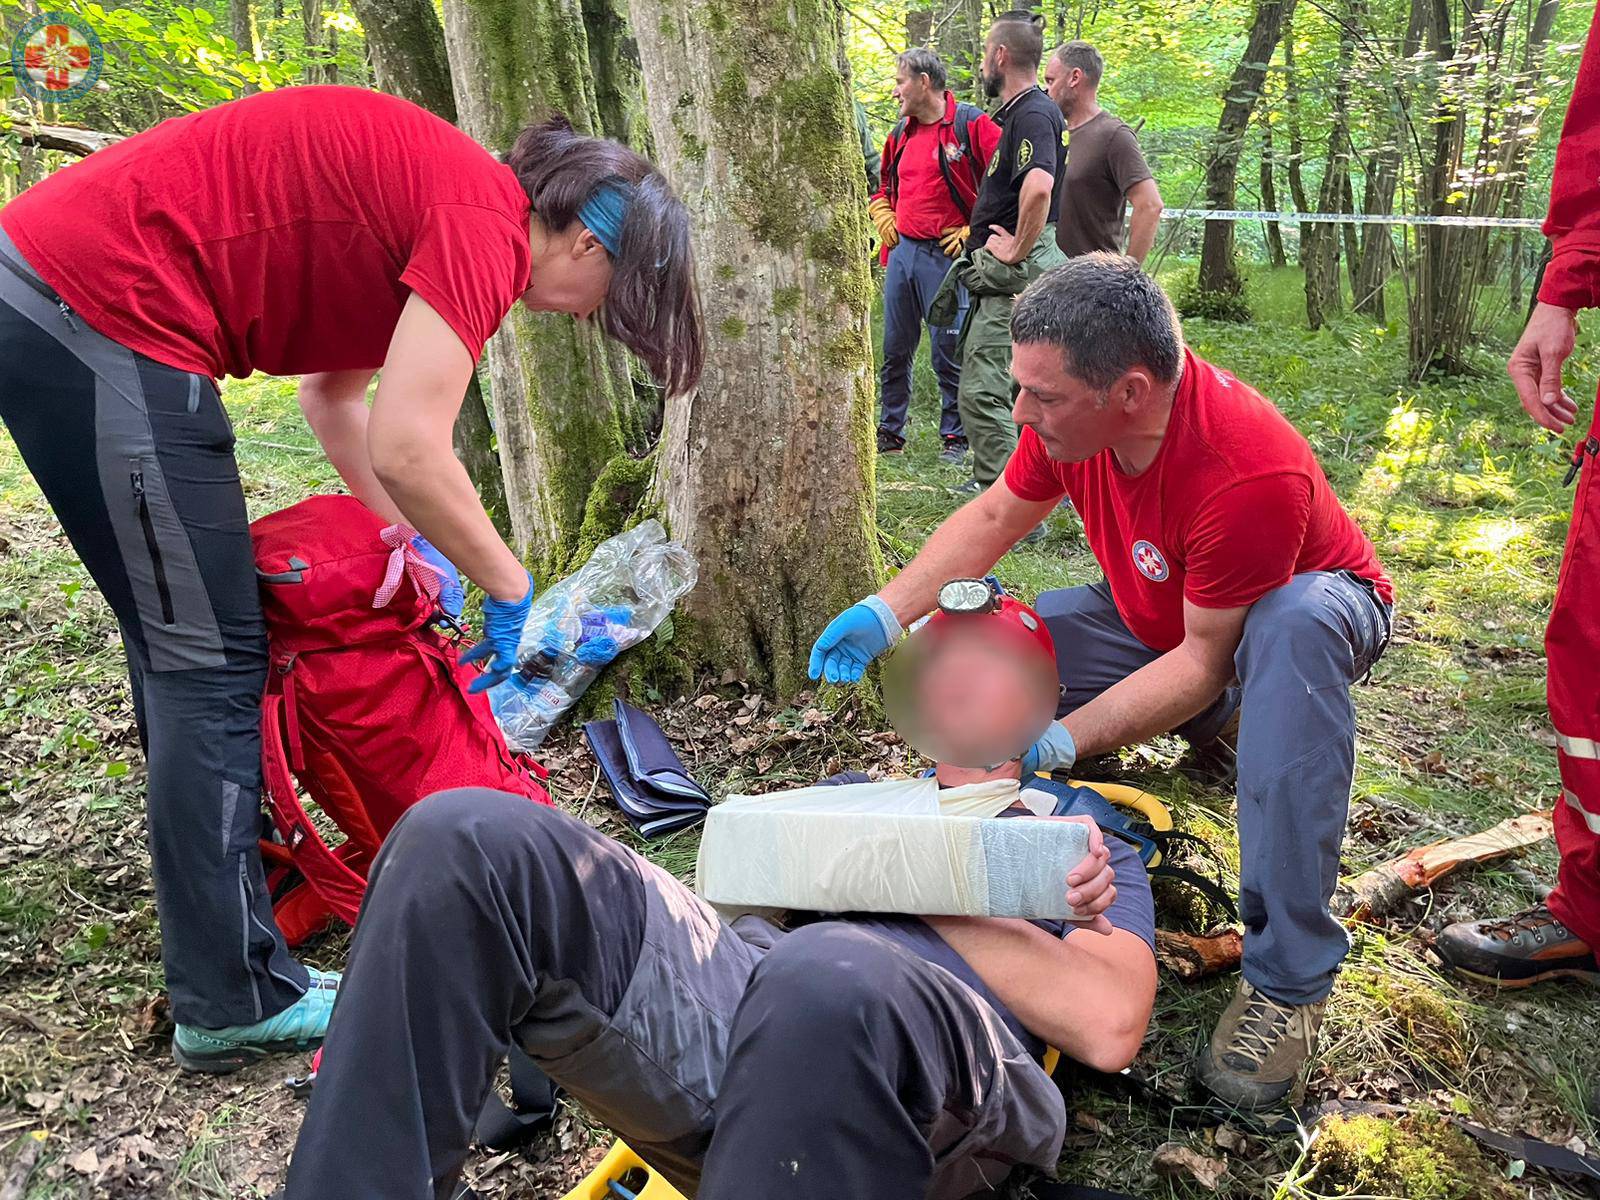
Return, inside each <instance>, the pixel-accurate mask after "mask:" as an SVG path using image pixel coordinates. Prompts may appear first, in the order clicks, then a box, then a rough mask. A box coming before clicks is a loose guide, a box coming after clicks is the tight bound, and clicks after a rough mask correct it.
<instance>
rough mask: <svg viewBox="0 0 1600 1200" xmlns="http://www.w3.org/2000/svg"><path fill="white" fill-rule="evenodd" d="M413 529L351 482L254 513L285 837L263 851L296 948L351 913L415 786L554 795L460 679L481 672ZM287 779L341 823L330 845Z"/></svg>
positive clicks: (266, 740)
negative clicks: (340, 837)
mask: <svg viewBox="0 0 1600 1200" xmlns="http://www.w3.org/2000/svg"><path fill="white" fill-rule="evenodd" d="M413 536H415V534H414V532H413V531H412V530H410V529H408V528H406V527H405V526H403V525H389V526H386V525H385V523H384V521H383V519H382V518H381V517H379V516H377V514H375V513H373V512H372V511H370V510H369V509H368V508H367V507H366V506H365V505H363V504H362V503H361V502H360V501H359V500H356V499H355V498H354V497H352V496H313V497H312V498H311V499H309V500H304V501H302V502H301V503H299V504H296V505H293V506H291V507H289V508H286V509H283V510H282V511H280V512H275V513H272V514H270V515H268V516H265V517H262V518H261V519H260V520H258V521H256V522H254V523H253V524H252V525H251V526H250V537H251V540H252V541H253V542H254V543H255V559H256V575H257V580H258V582H259V583H260V585H261V608H262V612H263V614H264V615H265V617H266V623H267V646H268V654H269V661H270V668H269V672H268V675H267V688H266V694H265V696H263V698H262V702H261V764H262V771H263V775H264V782H265V785H266V797H267V807H268V810H269V812H270V813H271V815H272V821H273V824H274V825H275V827H276V829H277V835H278V837H277V838H276V839H272V840H263V841H262V844H261V853H262V857H263V859H264V860H265V862H266V866H267V872H268V875H267V883H268V885H269V887H270V888H271V889H272V894H273V910H274V912H275V914H276V916H277V919H278V926H279V928H280V929H282V930H283V935H284V937H285V938H286V939H287V940H288V942H289V944H290V945H291V946H292V945H296V944H298V943H299V942H301V941H303V940H305V938H307V937H309V936H310V935H311V934H313V933H315V932H317V931H318V930H320V929H322V928H324V927H325V926H326V925H327V924H328V922H329V919H330V918H332V917H338V918H340V919H341V920H344V921H347V922H349V923H351V924H354V923H355V919H356V912H357V910H358V909H359V907H360V905H361V896H362V893H363V892H364V891H365V890H366V875H367V868H368V867H369V866H370V865H371V863H372V859H373V856H374V855H376V854H377V852H378V847H379V846H380V845H381V844H382V842H383V839H384V837H385V836H387V835H388V832H389V830H390V829H392V828H393V827H394V823H395V822H396V821H398V820H399V819H400V815H401V814H402V813H404V812H405V810H406V809H408V808H410V807H411V806H412V805H413V804H415V803H416V802H417V801H418V800H421V799H422V798H423V797H425V796H428V795H431V794H432V793H434V792H437V791H442V790H444V789H446V788H455V787H469V786H470V787H491V788H498V789H499V790H501V791H506V792H513V793H516V794H518V795H523V796H526V797H528V799H530V800H535V801H538V802H539V803H541V804H549V803H550V797H549V795H548V793H546V792H545V790H544V788H543V787H541V786H540V785H539V780H540V779H543V778H546V777H547V774H548V773H547V772H546V771H545V770H544V768H543V767H541V766H539V764H537V763H536V762H534V761H533V760H532V759H530V758H526V757H524V756H522V755H519V754H516V753H514V752H513V751H511V750H510V749H508V748H507V746H506V741H505V738H504V736H503V735H502V734H501V732H500V727H499V726H498V725H496V724H495V720H494V716H493V714H492V713H491V712H490V710H489V698H488V696H487V695H478V696H472V695H469V694H468V693H467V685H468V684H469V683H470V682H471V681H472V679H473V678H474V677H475V676H476V674H477V672H476V670H475V669H474V668H472V667H463V666H461V665H460V664H459V663H458V662H457V658H458V656H459V653H460V649H461V647H460V646H458V645H457V644H456V643H457V641H458V640H459V631H457V636H456V637H452V636H450V635H447V634H446V633H443V632H440V629H439V628H438V627H437V626H438V624H439V623H440V619H441V613H440V611H439V609H438V606H437V604H436V603H435V601H436V598H437V596H438V594H439V577H438V575H437V574H436V573H435V572H434V571H433V570H432V569H431V568H430V567H429V566H428V565H427V564H426V563H425V562H424V561H423V560H422V559H421V557H420V556H418V554H417V553H416V551H415V550H414V549H413V548H412V547H411V538H412V537H413ZM291 771H292V772H293V774H292V775H291ZM296 779H298V780H299V783H300V785H301V787H303V788H304V789H305V791H306V793H307V794H308V795H309V796H310V797H311V798H312V799H313V800H315V801H316V803H317V806H318V807H319V808H320V809H321V810H322V813H323V815H324V816H326V817H327V818H328V820H329V821H331V822H332V823H333V824H335V825H337V826H338V827H339V829H340V830H341V831H342V832H343V833H344V835H345V841H344V842H343V843H342V844H341V845H340V846H339V847H338V848H337V849H332V848H330V847H329V846H328V843H327V842H326V841H324V840H323V837H322V835H321V833H319V832H318V829H317V825H316V824H315V823H313V821H312V819H311V818H310V817H309V816H308V815H307V813H306V810H305V808H304V807H303V806H302V805H301V803H300V797H299V794H298V792H297V791H296V787H295V781H296ZM323 824H324V825H325V824H326V822H323ZM279 839H281V840H279Z"/></svg>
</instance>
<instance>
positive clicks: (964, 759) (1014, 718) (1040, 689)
mask: <svg viewBox="0 0 1600 1200" xmlns="http://www.w3.org/2000/svg"><path fill="white" fill-rule="evenodd" d="M1015 633H1016V631H1015V630H1014V629H1010V630H1008V629H1005V628H1002V627H1001V625H1000V622H999V621H998V620H995V619H992V618H989V617H987V616H972V617H957V618H955V619H954V620H953V621H952V620H946V621H945V622H944V624H943V625H942V626H941V627H939V628H938V629H934V628H931V627H930V628H928V629H922V630H918V631H917V632H916V633H915V634H913V635H912V636H911V638H910V639H909V640H908V641H907V642H906V643H905V644H904V645H903V646H902V647H901V648H900V649H899V650H897V651H896V652H895V656H894V658H893V659H891V660H890V663H889V666H888V668H887V669H886V671H885V674H884V705H885V709H886V711H887V712H888V714H889V717H890V719H891V720H892V721H893V723H894V726H895V728H896V729H898V730H899V731H900V734H901V736H903V737H904V738H905V739H906V741H908V742H910V743H911V744H912V745H913V746H915V747H916V748H917V749H918V750H920V751H921V752H922V753H923V754H926V755H927V756H928V757H929V758H932V759H934V760H935V761H936V762H938V763H940V764H948V765H951V766H957V767H968V768H982V767H989V766H993V765H994V764H997V763H1005V762H1008V761H1010V760H1012V759H1016V758H1018V757H1020V756H1021V755H1022V753H1023V752H1024V751H1026V750H1027V749H1028V747H1029V746H1031V745H1032V744H1033V742H1034V739H1035V738H1037V737H1038V736H1039V733H1040V731H1041V730H1043V729H1044V728H1045V726H1046V725H1047V724H1048V723H1049V722H1050V721H1051V720H1052V719H1053V718H1054V717H1055V710H1056V699H1057V697H1058V695H1059V693H1060V684H1059V680H1058V679H1057V677H1056V671H1055V666H1054V665H1053V664H1052V663H1051V662H1050V660H1049V657H1048V656H1046V655H1044V654H1041V653H1040V652H1039V651H1038V650H1037V649H1036V648H1034V647H1032V646H1028V645H1019V644H1018V641H1017V640H1016V638H1015V636H1014V635H1015ZM940 777H941V779H942V780H944V779H945V773H944V772H943V771H941V775H940ZM946 782H947V783H948V782H949V781H948V780H946Z"/></svg>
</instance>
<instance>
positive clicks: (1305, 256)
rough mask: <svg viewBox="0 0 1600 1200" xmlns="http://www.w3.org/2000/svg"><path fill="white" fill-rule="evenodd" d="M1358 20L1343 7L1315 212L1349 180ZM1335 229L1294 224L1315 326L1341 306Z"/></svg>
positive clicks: (1332, 206)
mask: <svg viewBox="0 0 1600 1200" xmlns="http://www.w3.org/2000/svg"><path fill="white" fill-rule="evenodd" d="M1360 20H1361V16H1360V8H1359V5H1357V4H1355V3H1351V4H1348V5H1347V6H1346V16H1345V21H1344V22H1343V23H1342V24H1341V25H1340V27H1339V28H1340V38H1339V58H1338V65H1337V68H1336V72H1335V75H1334V84H1333V104H1332V110H1333V111H1332V119H1333V124H1332V127H1331V128H1330V129H1329V131H1328V153H1327V162H1326V164H1325V165H1324V167H1323V170H1322V186H1321V187H1320V188H1319V189H1318V193H1317V207H1316V211H1317V212H1339V211H1341V210H1342V208H1343V206H1344V194H1345V190H1346V189H1347V188H1348V186H1349V182H1350V177H1349V173H1350V67H1351V61H1352V59H1353V58H1354V57H1355V33H1356V31H1357V30H1358V29H1359V27H1360V26H1359V22H1360ZM1339 229H1340V227H1339V226H1338V225H1335V224H1333V223H1331V222H1325V221H1317V222H1314V223H1311V224H1302V225H1301V226H1300V253H1301V261H1302V262H1304V263H1305V268H1306V280H1305V283H1306V324H1308V325H1309V326H1310V327H1311V328H1312V329H1321V328H1322V327H1323V326H1324V325H1325V324H1327V322H1328V320H1329V318H1331V317H1332V316H1333V315H1334V314H1335V313H1338V312H1339V311H1341V310H1342V309H1343V308H1344V297H1343V295H1342V292H1341V290H1340V287H1339Z"/></svg>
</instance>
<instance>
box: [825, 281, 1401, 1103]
mask: <svg viewBox="0 0 1600 1200" xmlns="http://www.w3.org/2000/svg"><path fill="white" fill-rule="evenodd" d="M1011 334H1012V341H1013V351H1012V373H1013V375H1014V376H1015V377H1016V381H1017V384H1018V386H1019V391H1018V394H1017V399H1016V403H1015V407H1014V411H1013V415H1014V417H1015V419H1016V421H1017V423H1018V424H1019V425H1021V426H1022V427H1023V432H1022V436H1021V440H1020V441H1019V443H1018V446H1017V450H1016V453H1015V454H1014V455H1013V456H1012V458H1011V461H1010V463H1009V464H1008V465H1007V468H1006V472H1005V475H1004V477H1003V478H1002V479H1001V480H1000V481H999V482H998V483H997V484H996V485H995V486H993V487H991V488H989V489H988V490H987V491H986V492H984V493H983V494H982V495H980V496H979V497H978V498H977V499H975V500H973V501H972V502H971V503H970V504H968V505H966V506H965V507H964V508H962V509H960V510H959V511H958V512H956V513H955V514H954V515H953V516H951V518H950V519H949V520H948V521H946V522H945V523H944V525H943V526H941V527H940V528H939V529H938V530H937V531H935V533H934V534H933V536H932V537H930V538H929V539H928V542H927V544H926V545H925V546H924V547H923V548H922V551H921V553H919V554H918V555H917V556H916V558H914V559H913V560H912V561H911V562H910V563H909V564H907V566H906V568H905V570H903V571H902V572H901V573H900V574H899V575H898V576H897V577H896V578H895V579H893V580H892V581H891V582H890V583H889V584H888V585H887V586H886V587H885V588H884V589H883V591H882V592H881V593H879V594H878V595H876V596H869V597H867V598H866V599H865V600H863V601H862V602H861V603H859V604H856V605H854V606H852V607H851V608H849V609H847V610H845V612H843V613H841V614H840V615H839V616H838V617H836V618H835V619H834V621H833V622H832V623H831V624H830V625H829V626H828V627H827V629H825V630H824V631H823V633H822V636H821V637H820V638H818V640H817V644H816V646H815V648H814V649H813V650H812V655H811V673H812V676H813V677H814V678H815V677H824V676H825V677H826V678H827V679H828V680H829V681H830V682H849V681H852V680H855V679H859V678H860V677H861V674H862V672H863V671H864V670H865V669H866V666H867V664H868V663H870V662H871V660H872V659H873V658H875V657H876V656H877V655H879V654H881V653H882V652H883V651H884V650H886V649H887V648H888V647H889V646H890V645H891V644H892V643H893V642H894V641H896V640H897V639H898V638H899V636H900V633H901V631H902V629H903V628H904V627H905V626H907V625H909V624H910V623H911V622H912V621H914V620H916V619H917V618H918V617H920V616H922V615H923V614H924V613H926V612H928V611H929V610H930V609H931V608H933V606H934V604H935V601H936V595H937V591H938V588H939V586H940V584H942V583H944V582H945V581H947V580H949V579H952V578H956V577H960V576H981V575H983V574H984V573H986V572H987V571H989V570H990V569H991V568H992V567H993V566H994V564H995V563H996V562H998V561H999V559H1000V557H1001V556H1002V555H1003V554H1005V553H1006V552H1007V551H1008V550H1010V549H1011V548H1012V546H1013V545H1015V544H1016V543H1017V541H1019V540H1020V539H1021V538H1022V537H1023V535H1025V534H1026V533H1028V532H1029V531H1030V530H1031V529H1033V528H1034V527H1035V526H1037V525H1038V523H1039V522H1040V521H1041V520H1043V519H1044V518H1045V516H1046V515H1048V514H1049V512H1050V510H1051V509H1052V508H1053V507H1054V506H1055V505H1056V504H1057V502H1059V500H1060V499H1061V497H1062V496H1063V495H1065V496H1067V497H1068V498H1070V499H1071V501H1072V503H1073V506H1074V507H1075V508H1076V509H1077V511H1078V512H1079V514H1080V515H1081V516H1082V518H1083V523H1084V530H1085V533H1086V534H1087V536H1088V540H1089V545H1090V547H1091V548H1092V549H1093V550H1094V554H1095V558H1096V559H1097V560H1098V562H1099V564H1100V568H1101V570H1102V571H1103V572H1104V573H1105V579H1104V580H1103V581H1102V582H1099V583H1094V584H1087V585H1083V586H1079V587H1073V588H1066V589H1064V590H1060V591H1052V592H1046V593H1044V594H1043V595H1041V596H1040V597H1039V601H1038V604H1037V606H1036V607H1037V609H1038V611H1039V614H1040V615H1041V616H1042V617H1043V618H1044V619H1045V622H1046V623H1047V624H1048V625H1049V627H1050V632H1051V634H1052V635H1053V637H1054V638H1055V642H1056V645H1057V647H1059V650H1060V665H1061V679H1062V684H1063V698H1062V705H1061V711H1060V714H1059V715H1060V718H1061V719H1060V720H1058V721H1056V722H1054V723H1052V724H1051V726H1050V727H1049V728H1048V729H1047V730H1045V731H1044V734H1043V736H1041V737H1040V738H1039V740H1038V742H1037V743H1036V744H1035V746H1034V748H1033V750H1032V751H1031V752H1030V754H1029V756H1028V759H1027V760H1026V762H1025V765H1024V770H1025V771H1028V770H1039V771H1050V770H1058V769H1065V768H1070V767H1071V766H1072V764H1073V763H1074V762H1075V761H1076V760H1077V759H1078V758H1079V757H1080V756H1088V755H1094V754H1100V753H1103V752H1105V751H1108V750H1113V749H1116V748H1117V747H1119V746H1125V745H1129V744H1132V743H1135V742H1139V741H1142V740H1144V739H1146V738H1148V737H1150V736H1152V735H1154V734H1157V733H1163V732H1166V731H1168V730H1176V731H1178V732H1180V733H1182V734H1184V735H1185V736H1187V737H1188V738H1189V739H1190V740H1191V741H1192V742H1205V741H1207V740H1209V739H1211V738H1214V737H1215V736H1216V735H1217V733H1218V732H1219V731H1220V730H1221V729H1222V727H1223V726H1224V725H1225V724H1226V723H1227V722H1228V720H1229V719H1230V718H1231V717H1232V716H1233V714H1234V713H1235V712H1237V713H1238V714H1239V716H1240V725H1239V752H1238V755H1239V782H1238V795H1239V844H1240V901H1239V908H1240V913H1241V915H1242V917H1243V920H1244V925H1245V943H1244V968H1243V975H1244V978H1243V980H1242V981H1241V983H1240V985H1239V990H1238V992H1237V994H1236V995H1235V997H1234V999H1233V1002H1232V1004H1230V1005H1229V1006H1228V1009H1227V1011H1226V1012H1225V1013H1224V1014H1223V1016H1222V1019H1221V1021H1220V1022H1219V1023H1218V1025H1217V1028H1216V1031H1215V1032H1214V1034H1213V1035H1212V1038H1211V1042H1210V1044H1209V1046H1208V1047H1207V1048H1206V1049H1205V1050H1204V1051H1203V1052H1202V1053H1201V1056H1200V1060H1199V1062H1198V1063H1197V1074H1198V1076H1199V1078H1200V1080H1201V1081H1202V1082H1203V1083H1204V1084H1205V1085H1206V1086H1207V1087H1208V1088H1210V1089H1211V1090H1212V1091H1213V1092H1215V1093H1216V1094H1217V1095H1218V1096H1220V1097H1221V1098H1223V1099H1224V1100H1226V1101H1228V1102H1230V1103H1232V1104H1235V1105H1238V1106H1240V1107H1247V1108H1254V1107H1262V1106H1265V1105H1269V1104H1272V1103H1275V1102H1277V1101H1278V1100H1280V1099H1282V1098H1283V1097H1284V1096H1285V1095H1286V1094H1287V1093H1288V1092H1289V1090H1290V1089H1291V1088H1292V1086H1293V1084H1294V1081H1295V1079H1296V1077H1297V1076H1298V1074H1299V1071H1300V1069H1301V1067H1302V1066H1303V1065H1304V1064H1305V1062H1306V1060H1307V1058H1309V1056H1310V1055H1311V1053H1312V1051H1313V1049H1314V1048H1315V1044H1316V1037H1317V1031H1318V1028H1319V1027H1320V1025H1321V1021H1322V1010H1323V1006H1324V1004H1325V1003H1326V1000H1327V996H1328V993H1329V992H1330V991H1331V990H1332V988H1333V977H1334V973H1335V971H1336V970H1337V969H1338V966H1339V964H1340V962H1341V961H1342V960H1343V959H1344V956H1345V954H1346V953H1347V952H1348V950H1349V939H1348V937H1347V935H1346V934H1345V931H1344V928H1343V926H1342V925H1341V924H1340V923H1339V922H1338V920H1337V919H1335V918H1334V916H1333V915H1332V913H1331V912H1330V911H1329V909H1328V901H1329V899H1330V898H1331V897H1332V895H1333V889H1334V885H1335V884H1336V883H1337V881H1338V876H1339V846H1340V842H1341V841H1342V840H1343V835H1344V824H1345V816H1346V811H1347V809H1348V806H1349V799H1350V781H1351V775H1352V772H1353V770H1354V764H1355V709H1354V706H1353V705H1352V703H1351V700H1350V686H1351V685H1352V684H1353V683H1355V682H1356V681H1357V680H1358V679H1360V678H1362V677H1363V676H1364V675H1365V673H1366V672H1367V671H1368V670H1370V669H1371V667H1372V665H1373V664H1374V663H1375V662H1376V661H1377V660H1378V658H1379V656H1380V655H1381V654H1382V653H1383V650H1384V648H1385V646H1386V645H1387V643H1388V639H1389V629H1390V612H1391V606H1392V604H1393V601H1394V595H1393V590H1392V588H1391V586H1390V583H1389V580H1388V578H1387V576H1386V575H1385V574H1384V572H1383V568H1382V566H1381V565H1380V564H1379V562H1378V557H1377V554H1376V552H1375V551H1374V549H1373V547H1372V543H1371V542H1370V541H1368V540H1367V538H1366V536H1365V535H1364V534H1363V533H1362V532H1361V529H1360V528H1359V527H1358V526H1357V525H1356V523H1355V522H1354V521H1353V520H1352V519H1351V517H1350V515H1349V514H1348V513H1346V512H1345V510H1344V508H1343V507H1342V506H1341V505H1340V503H1339V500H1338V498H1337V497H1336V496H1335V495H1334V494H1333V491H1332V489H1331V488H1330V487H1329V485H1328V480H1327V477H1326V476H1325V475H1324V474H1323V472H1322V468H1321V466H1320V465H1319V464H1318V463H1317V459H1316V456H1315V454H1313V453H1312V450H1311V447H1310V445H1309V444H1308V443H1307V442H1306V440H1305V438H1303V437H1302V436H1301V435H1300V434H1299V433H1298V432H1297V431H1296V430H1295V429H1294V427H1293V426H1292V425H1290V424H1289V422H1288V421H1287V420H1285V419H1284V417H1283V416H1282V414H1280V413H1279V412H1278V410H1277V409H1276V408H1274V407H1273V406H1272V404H1271V403H1269V402H1268V401H1267V400H1265V399H1263V398H1262V396H1261V395H1260V394H1259V393H1257V392H1256V391H1255V390H1254V389H1252V388H1250V387H1249V386H1247V385H1246V384H1244V383H1241V382H1240V381H1239V380H1237V379H1235V378H1234V377H1233V376H1231V375H1229V374H1228V373H1227V372H1225V371H1222V370H1220V369H1218V368H1217V367H1214V366H1212V365H1211V364H1210V363H1208V362H1206V361H1204V360H1203V359H1201V358H1198V357H1196V356H1195V355H1194V354H1193V353H1192V352H1191V351H1189V350H1188V349H1186V348H1185V346H1184V344H1183V338H1182V331H1181V329H1180V326H1179V323H1178V316H1177V313H1176V312H1174V311H1173V308H1172V304H1171V302H1170V301H1169V300H1168V299H1167V297H1166V296H1165V295H1164V294H1163V293H1162V291H1161V289H1160V287H1159V286H1158V285H1157V284H1156V282H1155V281H1154V280H1153V279H1151V278H1150V277H1149V276H1148V275H1145V274H1144V273H1143V272H1142V271H1141V270H1140V269H1139V267H1138V266H1137V264H1135V263H1134V262H1133V260H1132V259H1129V258H1124V257H1121V256H1119V255H1113V254H1105V253H1096V254H1089V255H1084V256H1083V257H1080V258H1075V259H1072V260H1071V261H1069V262H1068V263H1066V264H1065V265H1064V266H1060V267H1056V268H1055V269H1053V270H1051V271H1049V272H1047V273H1046V274H1044V275H1043V276H1041V277H1040V278H1039V279H1038V280H1037V281H1036V282H1035V283H1033V284H1032V285H1031V286H1030V287H1029V288H1028V289H1027V291H1025V292H1024V293H1023V294H1022V295H1021V296H1020V297H1018V299H1017V304H1016V308H1015V311H1014V313H1013V316H1012V321H1011Z"/></svg>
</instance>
